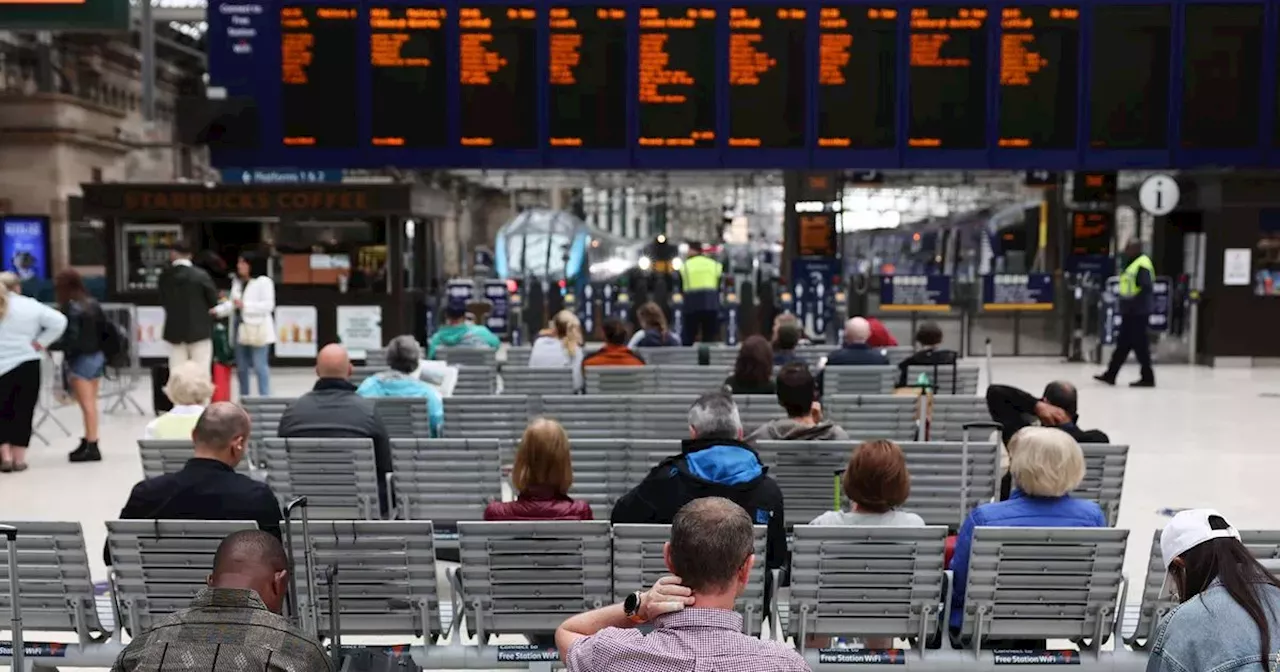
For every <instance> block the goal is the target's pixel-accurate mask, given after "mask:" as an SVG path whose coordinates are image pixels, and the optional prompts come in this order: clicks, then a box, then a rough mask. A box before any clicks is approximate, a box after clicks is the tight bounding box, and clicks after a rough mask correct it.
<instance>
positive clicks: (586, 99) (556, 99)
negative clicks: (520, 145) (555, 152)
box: [547, 6, 627, 149]
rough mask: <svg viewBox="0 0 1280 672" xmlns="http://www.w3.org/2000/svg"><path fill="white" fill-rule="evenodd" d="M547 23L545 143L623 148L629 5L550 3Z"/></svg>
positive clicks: (625, 142)
mask: <svg viewBox="0 0 1280 672" xmlns="http://www.w3.org/2000/svg"><path fill="white" fill-rule="evenodd" d="M549 24H550V28H551V31H550V33H551V34H550V37H549V42H548V48H549V50H550V54H549V57H548V61H547V68H548V77H549V80H548V81H549V83H550V87H549V96H548V104H549V109H548V111H547V112H548V114H547V122H548V123H549V124H550V127H551V129H550V135H549V136H548V142H549V144H550V145H551V146H552V147H584V148H587V149H601V148H610V149H622V148H624V147H626V146H627V80H626V77H623V76H621V75H620V73H623V72H626V70H627V10H625V9H623V8H621V7H588V6H575V7H552V8H551V14H550V19H549Z"/></svg>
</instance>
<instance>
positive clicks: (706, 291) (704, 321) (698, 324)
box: [680, 243, 724, 345]
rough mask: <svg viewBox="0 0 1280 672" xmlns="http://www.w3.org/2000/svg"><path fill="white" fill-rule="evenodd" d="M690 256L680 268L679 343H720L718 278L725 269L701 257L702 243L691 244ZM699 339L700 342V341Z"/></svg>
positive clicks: (713, 261) (706, 256) (703, 255)
mask: <svg viewBox="0 0 1280 672" xmlns="http://www.w3.org/2000/svg"><path fill="white" fill-rule="evenodd" d="M689 253H690V254H691V255H693V256H691V257H689V258H688V259H687V260H685V262H684V265H683V266H681V267H680V283H681V285H682V287H683V291H682V293H683V294H684V335H683V336H682V337H681V342H683V343H684V344H685V345H693V344H694V342H695V341H702V342H704V343H711V342H715V341H717V340H719V339H720V276H721V275H722V274H723V273H724V267H722V266H721V265H720V262H718V261H716V260H715V259H712V258H711V257H710V256H709V255H706V254H703V253H702V243H690V244H689ZM699 335H701V338H699Z"/></svg>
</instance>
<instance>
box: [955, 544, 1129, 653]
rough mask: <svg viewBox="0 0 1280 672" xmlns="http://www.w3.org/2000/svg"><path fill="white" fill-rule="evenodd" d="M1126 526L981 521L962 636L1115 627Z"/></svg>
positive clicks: (1095, 642)
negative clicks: (1049, 525) (1006, 524)
mask: <svg viewBox="0 0 1280 672" xmlns="http://www.w3.org/2000/svg"><path fill="white" fill-rule="evenodd" d="M1128 538H1129V531H1128V530H1117V529H1113V528H1068V527H1059V528H1043V527H979V528H976V529H975V530H974V534H973V546H972V548H971V551H970V554H969V577H968V584H967V586H966V587H965V597H964V618H963V621H962V623H961V626H960V636H961V638H962V640H970V641H971V642H972V644H971V646H973V647H977V646H978V645H979V644H980V643H981V642H982V641H985V640H986V639H987V638H990V639H1070V640H1077V639H1086V638H1087V639H1089V640H1090V642H1091V644H1090V646H1091V647H1092V648H1094V649H1095V650H1096V649H1097V648H1098V647H1101V645H1102V642H1103V640H1104V638H1106V637H1107V636H1109V635H1110V634H1112V632H1113V630H1114V627H1115V621H1116V600H1117V597H1118V596H1119V593H1120V586H1121V584H1122V582H1123V571H1124V552H1125V543H1126V542H1127V540H1128Z"/></svg>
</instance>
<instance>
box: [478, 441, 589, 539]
mask: <svg viewBox="0 0 1280 672" xmlns="http://www.w3.org/2000/svg"><path fill="white" fill-rule="evenodd" d="M572 486H573V460H572V459H571V458H570V457H569V435H568V434H565V431H564V427H561V426H560V423H558V422H556V421H555V420H551V419H549V418H536V419H534V421H533V422H530V423H529V426H528V427H527V428H526V429H525V430H524V436H522V437H521V438H520V448H519V449H518V450H517V451H516V462H515V466H514V467H512V469H511V487H512V489H514V490H515V491H516V493H517V496H516V500H515V501H513V502H492V503H490V504H489V506H488V507H486V508H485V510H484V519H485V520H591V518H592V516H591V506H590V505H588V504H587V503H586V502H584V501H581V500H574V499H571V498H570V497H569V488H570V487H572Z"/></svg>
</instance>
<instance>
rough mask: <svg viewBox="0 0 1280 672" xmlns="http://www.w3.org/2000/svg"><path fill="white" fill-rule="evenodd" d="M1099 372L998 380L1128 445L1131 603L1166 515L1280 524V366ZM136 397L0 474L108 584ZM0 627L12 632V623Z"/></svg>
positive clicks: (63, 413)
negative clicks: (108, 550)
mask: <svg viewBox="0 0 1280 672" xmlns="http://www.w3.org/2000/svg"><path fill="white" fill-rule="evenodd" d="M978 361H979V362H981V360H978ZM1097 371H1098V367H1096V366H1095V365H1090V364H1064V363H1060V362H1058V361H1057V360H1054V359H1039V358H1036V359H1030V358H997V359H995V360H993V362H992V372H991V377H992V378H993V379H994V380H995V381H996V382H999V383H1002V384H1009V385H1017V386H1019V387H1022V388H1024V389H1026V390H1028V391H1030V392H1032V393H1033V394H1036V395H1037V396H1038V395H1039V392H1040V391H1041V390H1042V389H1043V387H1044V384H1045V383H1046V382H1048V381H1050V380H1054V379H1063V380H1067V381H1070V382H1073V383H1075V384H1076V385H1077V386H1078V387H1079V388H1080V409H1079V410H1080V420H1081V422H1080V424H1081V426H1082V427H1084V428H1086V429H1090V428H1098V429H1102V430H1103V431H1105V432H1107V433H1108V434H1109V435H1110V436H1111V439H1112V441H1113V442H1114V443H1120V444H1128V445H1129V446H1130V452H1129V462H1128V470H1127V472H1126V474H1125V484H1124V496H1123V499H1122V502H1121V507H1120V520H1119V524H1118V526H1119V527H1122V528H1128V529H1129V530H1131V534H1130V537H1129V547H1128V555H1127V558H1126V561H1125V569H1126V573H1127V574H1128V576H1129V578H1130V596H1131V597H1130V604H1133V603H1134V599H1137V598H1139V596H1140V595H1141V589H1142V581H1143V579H1144V577H1145V575H1146V564H1147V558H1148V553H1149V552H1150V547H1151V533H1152V531H1153V530H1155V529H1156V528H1157V527H1159V526H1163V525H1164V523H1165V521H1166V520H1167V518H1165V517H1164V516H1162V515H1161V514H1160V513H1158V510H1159V509H1162V508H1194V507H1212V508H1216V509H1218V511H1220V512H1221V513H1222V514H1223V516H1225V517H1226V518H1227V520H1228V521H1230V522H1231V523H1232V524H1233V525H1235V526H1236V527H1237V528H1240V529H1246V528H1254V529H1258V528H1270V529H1275V528H1276V527H1278V526H1280V508H1278V507H1277V505H1276V503H1275V498H1274V497H1272V496H1269V494H1268V493H1271V490H1270V489H1271V488H1273V487H1276V474H1278V473H1280V450H1276V449H1275V444H1274V443H1272V441H1273V440H1275V435H1273V434H1271V433H1269V432H1274V431H1276V430H1275V427H1276V425H1274V424H1269V423H1270V422H1271V420H1273V419H1274V417H1273V415H1272V414H1277V415H1280V368H1274V369H1267V368H1254V369H1234V368H1219V369H1213V368H1206V367H1191V366H1188V365H1184V364H1169V365H1163V366H1161V365H1157V367H1156V378H1157V381H1158V383H1159V387H1158V388H1156V389H1154V390H1149V389H1129V388H1128V387H1126V386H1124V383H1127V382H1128V381H1129V380H1130V379H1133V378H1136V377H1137V373H1138V371H1137V366H1136V364H1135V363H1134V362H1130V363H1129V364H1128V365H1127V366H1126V367H1125V369H1124V370H1122V371H1121V374H1120V381H1121V383H1122V385H1120V386H1117V387H1114V388H1111V387H1107V386H1105V385H1103V384H1101V383H1097V382H1095V381H1093V380H1092V379H1091V376H1092V375H1093V374H1094V373H1096V372H1097ZM986 378H987V375H986V372H985V370H984V373H983V382H982V384H981V386H980V389H985V388H986V384H987V380H986ZM313 381H314V375H313V373H312V372H311V370H310V369H301V368H290V369H283V368H277V369H275V370H274V371H272V381H271V383H272V392H273V396H297V395H299V394H302V393H303V392H305V391H307V390H308V389H309V388H310V386H311V384H312V382H313ZM133 395H134V398H135V399H136V400H137V402H138V405H139V406H141V407H142V408H143V409H145V410H146V411H147V415H139V414H138V413H137V411H136V409H134V408H132V407H130V408H129V409H128V410H127V411H126V410H121V411H118V412H116V413H113V414H104V415H103V416H102V417H103V420H102V431H101V434H102V439H101V442H100V445H101V449H102V453H103V460H102V462H98V463H89V464H69V463H68V462H67V453H68V452H69V451H71V450H72V449H74V448H75V447H76V444H77V442H78V441H79V437H80V433H79V428H80V415H79V412H78V410H77V409H76V408H75V407H74V406H71V407H63V408H61V409H60V410H58V411H56V414H57V417H58V418H59V419H60V420H61V421H62V422H63V424H65V425H66V426H67V428H68V429H69V430H70V431H71V432H72V436H71V437H67V436H64V435H62V432H61V430H59V429H58V428H57V427H56V426H55V425H54V424H53V423H51V422H46V423H45V424H44V425H43V426H41V427H40V428H39V429H38V431H39V432H40V433H41V434H43V435H44V436H45V437H46V438H47V439H49V440H50V441H51V442H52V444H53V445H44V444H41V443H40V442H39V440H35V441H33V443H34V444H35V445H33V446H32V448H31V450H30V451H29V452H28V457H27V460H28V462H29V463H30V465H31V468H30V469H29V470H27V471H26V472H23V473H18V474H0V519H3V520H18V521H20V520H56V521H71V520H74V521H79V522H80V523H81V525H82V526H83V528H84V534H85V538H86V541H87V543H88V548H89V549H90V552H89V562H90V566H91V570H92V573H93V575H94V579H95V580H96V581H105V580H106V569H105V567H104V566H103V564H102V559H101V556H100V554H99V553H97V552H95V551H94V549H100V548H102V543H103V541H104V538H105V535H106V528H105V525H104V524H103V523H104V521H106V520H110V519H112V518H114V517H115V515H116V514H117V513H118V512H119V510H120V508H121V506H123V505H124V501H125V499H126V498H127V497H128V495H129V491H130V489H131V488H132V487H133V484H134V483H136V482H137V481H138V480H139V479H141V478H142V467H141V464H140V463H139V458H138V448H137V443H136V442H137V439H138V438H139V437H141V436H142V431H143V427H144V426H145V425H146V424H147V422H148V421H150V419H151V417H152V416H151V415H150V409H151V400H150V385H149V384H148V383H147V381H146V380H145V379H144V380H142V381H140V382H139V385H138V386H137V388H136V389H135V390H134V392H133ZM445 403H446V404H448V400H447V399H446V400H445ZM1268 427H1271V428H1272V429H1271V430H1268V429H1267V428H1268ZM789 522H798V521H789ZM442 597H444V596H442ZM0 618H2V619H3V621H6V622H7V620H8V614H3V615H0ZM7 634H8V633H7V632H6V633H4V635H0V636H7ZM30 634H32V635H35V634H37V633H30ZM517 641H518V640H517ZM513 643H514V642H513ZM3 669H7V668H3V667H0V670H3Z"/></svg>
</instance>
